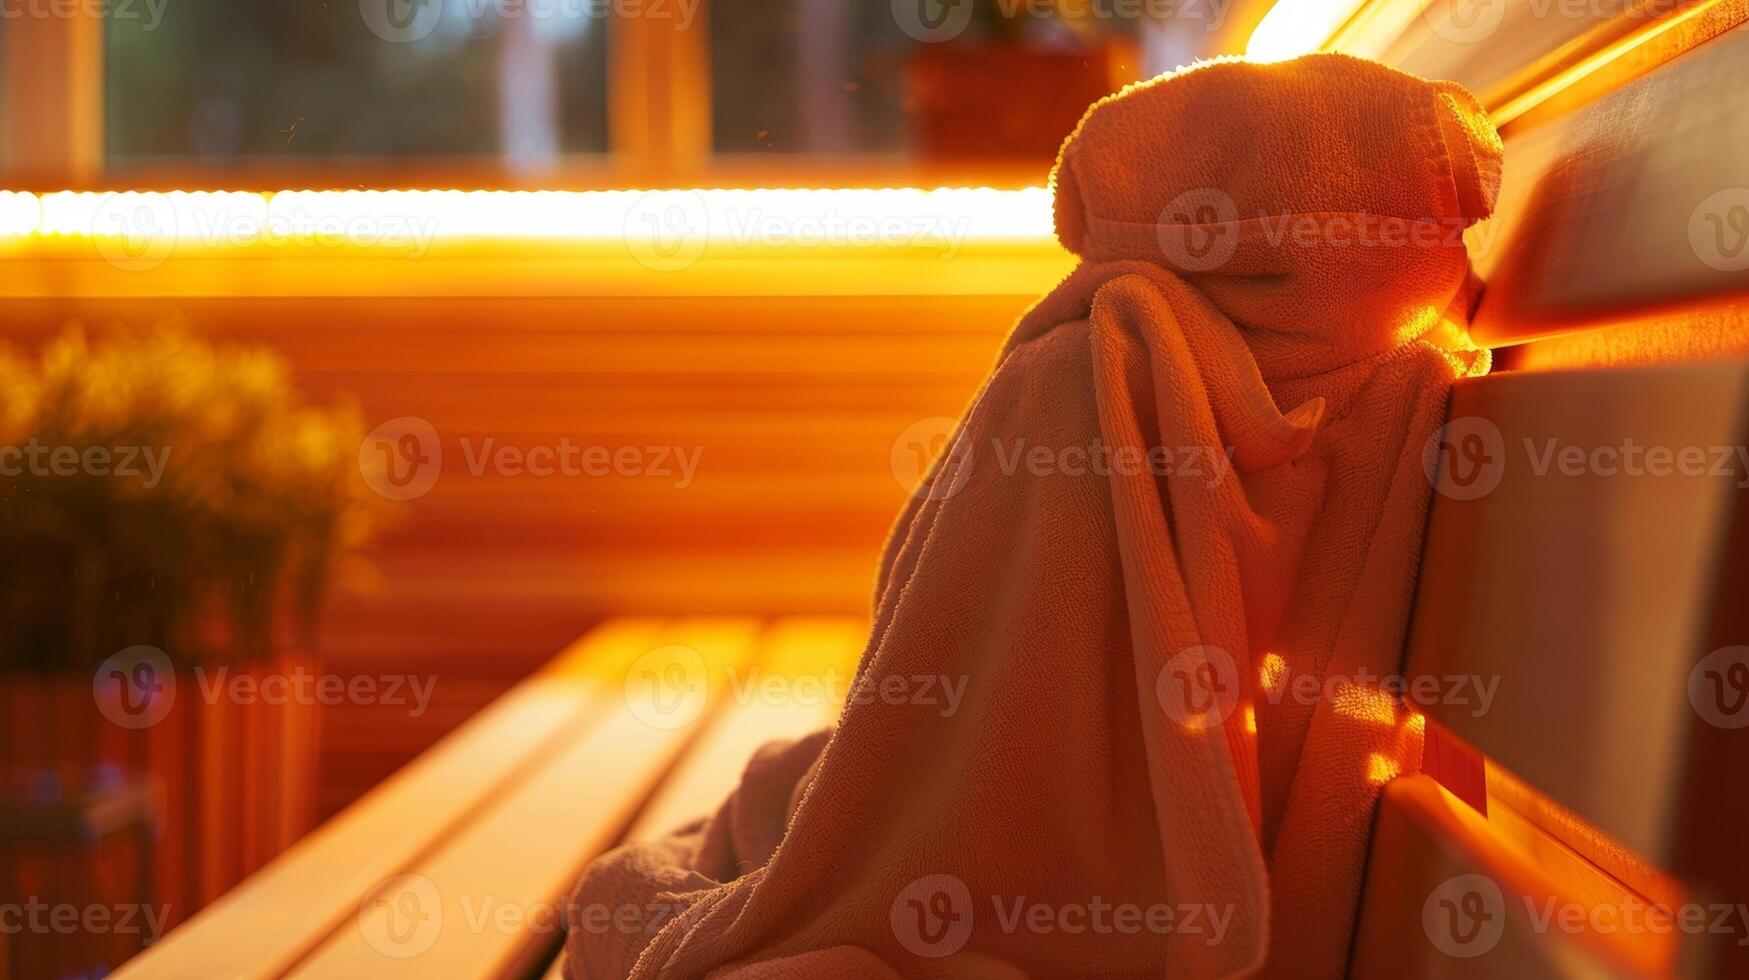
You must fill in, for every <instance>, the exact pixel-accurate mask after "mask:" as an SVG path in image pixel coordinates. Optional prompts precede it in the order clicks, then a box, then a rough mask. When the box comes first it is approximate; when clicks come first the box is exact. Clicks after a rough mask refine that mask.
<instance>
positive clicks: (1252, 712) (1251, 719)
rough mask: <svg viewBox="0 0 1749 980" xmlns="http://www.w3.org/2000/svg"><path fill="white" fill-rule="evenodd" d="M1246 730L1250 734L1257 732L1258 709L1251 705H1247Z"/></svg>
mask: <svg viewBox="0 0 1749 980" xmlns="http://www.w3.org/2000/svg"><path fill="white" fill-rule="evenodd" d="M1245 732H1246V734H1248V735H1255V734H1257V709H1256V708H1254V707H1252V706H1251V705H1246V706H1245Z"/></svg>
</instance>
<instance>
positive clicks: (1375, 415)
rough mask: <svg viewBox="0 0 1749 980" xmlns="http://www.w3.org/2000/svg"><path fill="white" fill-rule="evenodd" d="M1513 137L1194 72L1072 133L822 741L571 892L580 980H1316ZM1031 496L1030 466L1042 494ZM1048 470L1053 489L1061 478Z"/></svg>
mask: <svg viewBox="0 0 1749 980" xmlns="http://www.w3.org/2000/svg"><path fill="white" fill-rule="evenodd" d="M1500 152H1501V148H1500V142H1499V139H1498V137H1497V136H1496V135H1495V133H1494V131H1493V129H1492V128H1491V126H1490V125H1489V124H1488V122H1487V119H1486V117H1485V115H1484V114H1483V112H1482V110H1481V108H1480V107H1479V106H1478V105H1477V103H1476V102H1475V100H1474V99H1472V98H1471V97H1470V96H1469V95H1468V93H1466V92H1464V91H1463V90H1462V89H1461V88H1459V87H1457V86H1455V85H1451V84H1449V83H1442V82H1429V81H1424V80H1422V79H1418V78H1414V77H1411V76H1408V75H1405V74H1402V73H1399V72H1396V71H1393V70H1390V69H1387V68H1384V67H1381V66H1379V65H1375V64H1371V63H1367V62H1363V61H1359V60H1356V59H1352V58H1347V57H1343V56H1338V55H1314V56H1309V57H1306V58H1302V59H1298V60H1295V61H1291V62H1285V63H1281V64H1275V65H1252V64H1247V63H1242V62H1215V63H1210V64H1206V65H1200V66H1197V67H1195V68H1192V69H1189V70H1186V71H1183V72H1180V73H1178V74H1175V75H1171V76H1163V77H1161V78H1159V79H1155V80H1154V81H1151V82H1148V83H1144V84H1140V85H1136V86H1132V87H1130V88H1128V89H1126V90H1125V91H1123V92H1121V93H1119V94H1117V95H1114V96H1112V97H1110V98H1108V99H1105V100H1103V101H1101V102H1100V103H1098V104H1097V105H1095V106H1094V107H1093V108H1092V109H1091V110H1089V112H1088V114H1087V116H1086V117H1085V118H1084V119H1083V121H1082V123H1081V125H1080V127H1079V128H1078V129H1077V131H1076V132H1075V134H1074V135H1073V136H1071V137H1070V139H1069V140H1068V141H1067V142H1066V143H1065V145H1064V147H1063V150H1062V154H1061V157H1060V159H1059V161H1058V163H1057V167H1056V170H1055V173H1054V177H1053V184H1054V187H1055V191H1056V222H1057V231H1058V236H1059V238H1060V239H1061V241H1062V243H1063V245H1064V246H1065V247H1066V248H1068V249H1069V250H1070V251H1072V252H1074V253H1075V254H1077V255H1078V256H1080V258H1081V259H1082V262H1081V264H1080V266H1079V267H1078V268H1077V270H1076V271H1075V272H1074V273H1073V274H1072V275H1070V276H1069V278H1068V279H1067V280H1065V281H1064V282H1063V283H1062V284H1061V285H1060V286H1059V287H1058V288H1057V289H1056V290H1055V291H1053V292H1052V293H1051V294H1050V295H1048V296H1046V297H1045V298H1044V299H1043V300H1041V301H1040V302H1039V303H1038V304H1037V305H1036V306H1034V307H1033V308H1032V310H1030V311H1029V312H1028V313H1027V314H1026V315H1025V316H1024V317H1023V318H1022V320H1021V321H1020V323H1019V324H1018V325H1017V326H1016V328H1015V330H1014V331H1013V333H1012V335H1011V336H1010V338H1009V339H1008V341H1007V343H1006V344H1005V346H1004V348H1003V350H1002V353H1001V356H1000V358H999V361H998V363H997V365H996V368H995V370H994V372H993V373H992V374H991V376H990V378H989V379H988V380H987V381H986V382H985V384H984V386H983V388H982V389H981V390H980V392H979V394H978V395H977V397H976V399H975V400H974V402H973V403H972V405H971V407H970V409H969V410H968V412H967V413H966V415H965V418H964V420H963V421H962V424H961V426H960V429H959V431H958V432H957V433H956V434H955V436H954V438H953V441H952V443H951V445H950V448H949V450H948V451H947V452H946V453H945V454H944V456H943V457H942V459H941V460H939V461H938V463H937V466H936V468H935V470H934V472H933V473H932V475H931V478H930V480H929V482H928V483H927V484H926V485H925V487H924V488H922V489H921V490H920V491H919V492H918V493H917V494H916V495H915V497H914V499H912V500H911V501H910V502H909V504H908V506H907V507H906V509H905V511H904V513H903V514H902V515H901V516H900V519H899V521H898V523H897V525H896V526H895V528H894V532H893V535H892V538H891V540H890V542H889V544H888V547H887V549H886V553H885V555H884V556H883V560H882V568H881V577H880V583H879V588H878V592H877V596H876V607H875V618H874V625H873V629H872V633H871V635H870V637H869V640H868V646H867V649H866V651H865V652H864V655H863V659H862V663H861V666H860V667H859V670H858V678H857V683H858V684H859V685H866V687H861V688H859V690H870V691H874V690H879V686H880V685H881V684H882V683H883V681H884V680H885V679H888V678H895V677H902V678H912V677H916V676H931V677H935V676H946V677H948V678H950V679H951V680H952V681H953V682H955V683H964V685H965V686H964V693H963V695H962V696H961V699H960V701H959V702H958V704H957V710H953V711H944V710H943V705H942V704H941V703H933V704H928V703H925V704H915V703H909V702H907V703H895V701H896V700H899V699H883V698H880V697H866V698H863V697H858V698H852V703H851V704H850V706H849V707H848V708H847V709H846V710H845V712H844V715H843V717H842V719H841V721H840V723H839V725H838V727H837V730H836V732H835V733H832V734H831V735H830V736H829V737H828V736H827V735H826V734H822V735H820V736H817V737H815V738H813V739H809V740H805V741H803V742H800V743H796V744H794V745H787V746H773V747H771V748H770V749H768V750H767V751H766V752H764V753H762V754H761V756H760V758H758V759H756V760H755V761H754V763H753V764H752V765H750V766H749V768H748V771H747V774H746V776H745V777H744V780H743V783H742V785H741V788H740V789H739V790H737V792H736V794H735V796H734V797H732V798H731V799H730V800H729V801H728V802H726V803H725V804H724V805H723V807H722V809H721V810H720V811H719V812H718V813H717V814H715V815H714V816H713V817H711V818H710V819H709V820H707V821H706V822H705V823H704V824H703V825H702V826H700V827H696V828H692V829H691V830H690V831H688V832H687V833H684V834H681V835H677V836H676V837H674V838H672V839H670V840H667V841H663V842H660V843H656V844H639V845H631V846H628V847H626V848H622V849H620V850H618V851H615V852H613V853H612V854H609V855H607V856H606V857H604V858H602V859H601V860H600V861H598V862H596V863H595V864H594V865H592V866H591V868H590V869H589V871H588V872H587V874H586V875H585V876H584V878H583V880H582V882H581V883H580V884H579V886H578V890H577V894H576V896H575V897H574V905H575V906H576V907H589V906H591V905H597V904H601V903H603V902H606V903H609V904H610V905H617V904H621V903H627V902H631V903H636V904H641V905H647V904H651V903H663V904H664V905H666V906H671V907H674V908H678V909H680V910H681V911H679V913H678V914H677V915H676V916H674V917H673V918H672V919H671V920H669V921H667V922H666V923H665V924H664V925H663V927H662V928H661V929H660V930H659V931H657V932H655V933H654V934H653V935H649V934H642V933H638V934H624V933H603V932H600V931H584V930H578V931H574V932H573V933H572V935H571V936H570V939H569V943H568V969H569V971H570V974H571V975H572V976H573V977H590V978H594V977H618V976H627V975H630V976H637V977H663V978H670V977H672V978H680V977H698V976H704V975H706V974H710V975H713V976H725V977H738V978H739V977H744V978H774V977H791V976H794V977H803V976H806V977H815V976H851V977H863V976H866V977H894V976H904V977H1020V976H1036V977H1073V976H1090V977H1091V976H1099V977H1162V976H1166V977H1217V976H1237V975H1253V974H1259V973H1262V974H1281V975H1291V976H1326V977H1335V976H1340V975H1341V973H1342V971H1343V967H1344V964H1345V961H1346V957H1347V952H1348V944H1349V940H1350V938H1351V935H1352V932H1353V927H1354V917H1355V913H1356V908H1357V904H1358V896H1359V889H1360V881H1361V871H1362V865H1363V861H1364V857H1365V845H1366V840H1367V836H1368V833H1369V829H1370V826H1371V819H1372V809H1373V806H1374V804H1375V802H1376V800H1377V797H1378V793H1379V790H1380V787H1381V785H1382V784H1383V782H1385V781H1386V780H1388V779H1389V778H1390V776H1391V775H1393V774H1395V773H1397V772H1402V771H1413V769H1414V768H1415V767H1416V766H1418V765H1419V752H1420V744H1419V737H1418V736H1419V728H1418V726H1417V721H1418V719H1417V718H1416V717H1415V716H1414V715H1413V714H1412V713H1411V712H1409V711H1407V710H1406V709H1405V707H1404V706H1403V705H1402V704H1401V703H1400V702H1399V701H1398V700H1397V699H1395V698H1394V697H1393V696H1392V694H1391V691H1390V690H1389V688H1388V686H1384V685H1382V684H1381V681H1382V679H1383V678H1385V677H1387V676H1389V675H1392V674H1393V673H1394V672H1395V671H1396V670H1397V669H1398V666H1399V660H1400V656H1401V649H1402V642H1403V633H1404V628H1405V622H1406V618H1407V614H1408V608H1409V600H1410V596H1411V592H1412V588H1413V583H1414V576H1415V571H1416V565H1417V559H1418V554H1419V550H1420V545H1421V537H1422V527H1423V523H1424V520H1425V513H1426V508H1427V503H1428V498H1429V494H1430V492H1431V491H1430V485H1429V482H1428V479H1427V476H1426V475H1425V473H1424V470H1423V462H1422V459H1423V447H1424V445H1425V444H1426V443H1427V441H1428V440H1429V439H1430V438H1431V437H1432V436H1433V435H1434V434H1435V432H1436V430H1437V429H1438V427H1439V425H1440V424H1441V421H1442V417H1443V412H1444V404H1445V398H1446V393H1447V390H1448V388H1449V386H1450V384H1451V382H1452V380H1453V379H1454V378H1456V377H1459V376H1462V375H1466V374H1475V373H1481V372H1484V371H1486V369H1487V355H1486V353H1485V352H1481V351H1476V350H1474V349H1473V348H1471V347H1469V345H1468V344H1467V341H1466V339H1465V337H1466V335H1465V331H1464V326H1465V323H1466V321H1467V316H1468V313H1469V310H1470V309H1471V308H1472V301H1473V299H1474V296H1475V281H1474V277H1473V275H1472V274H1471V272H1470V265H1469V261H1468V256H1467V253H1466V251H1465V248H1464V244H1463V237H1462V232H1463V229H1464V228H1466V227H1467V226H1469V225H1470V224H1473V223H1474V222H1475V221H1478V220H1480V219H1482V218H1484V217H1486V216H1487V214H1488V213H1489V210H1490V209H1491V207H1492V206H1493V202H1494V200H1495V195H1496V191H1497V188H1498V182H1499V175H1500ZM1040 460H1043V463H1041V462H1040ZM1046 464H1048V465H1046Z"/></svg>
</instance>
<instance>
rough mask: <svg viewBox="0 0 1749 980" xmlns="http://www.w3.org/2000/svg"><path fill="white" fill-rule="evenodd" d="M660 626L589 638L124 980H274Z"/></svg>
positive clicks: (553, 735) (573, 711)
mask: <svg viewBox="0 0 1749 980" xmlns="http://www.w3.org/2000/svg"><path fill="white" fill-rule="evenodd" d="M658 625H659V624H658V621H656V620H647V619H645V620H639V619H625V620H617V621H615V622H613V623H611V624H608V625H605V626H603V627H602V628H600V629H598V630H596V631H594V632H592V633H590V634H589V635H588V636H587V637H584V638H583V639H582V640H580V641H578V642H577V643H576V644H575V645H573V646H572V647H571V648H570V649H568V650H567V651H566V652H565V653H563V654H562V655H561V656H560V657H559V658H558V659H557V660H555V662H554V663H553V664H552V666H551V667H550V668H548V669H547V670H545V671H543V672H542V673H541V674H540V675H539V676H537V677H536V678H534V679H533V680H531V681H530V682H529V683H527V684H524V685H522V686H520V687H518V688H517V689H516V690H514V691H512V692H511V693H510V694H508V695H506V696H505V697H503V698H501V699H499V700H498V701H496V702H494V703H493V704H492V705H490V706H489V707H488V708H487V709H486V710H485V711H483V712H481V713H480V714H479V715H478V716H476V717H475V718H474V719H473V720H471V721H469V722H468V723H467V724H465V725H464V726H463V727H462V728H461V729H459V730H458V731H457V732H455V733H454V734H453V735H452V736H450V737H449V738H447V739H445V740H444V741H443V742H442V743H441V744H439V745H438V746H437V747H436V748H435V749H433V750H432V751H431V752H429V753H426V754H425V755H423V756H421V757H420V758H419V759H418V760H416V761H415V762H413V763H412V764H410V765H409V766H407V767H406V768H405V769H402V770H401V771H400V772H398V773H397V774H396V775H395V776H394V777H392V778H391V779H389V780H388V781H386V782H385V783H383V784H382V785H381V786H378V787H377V788H376V789H375V790H373V791H372V792H371V793H370V794H369V795H367V796H366V797H365V798H364V799H362V800H360V801H359V802H358V804H356V805H355V806H353V807H352V808H350V809H348V810H347V811H346V812H345V813H343V814H341V815H339V816H337V817H336V818H334V819H333V820H331V821H329V822H328V823H327V824H324V825H323V826H322V827H321V828H319V829H318V830H316V831H315V832H314V833H312V834H311V835H309V836H308V837H306V838H304V839H303V840H302V841H301V842H299V843H298V844H297V845H296V846H295V847H293V848H292V849H291V850H289V851H287V852H286V853H284V854H282V855H281V856H280V857H279V858H278V859H277V860H275V861H274V862H273V863H271V864H269V865H268V866H267V867H266V868H264V869H262V870H261V872H260V873H258V874H256V875H254V876H253V877H251V878H249V879H248V880H247V881H245V882H244V883H243V884H242V885H240V886H239V887H237V888H236V889H234V890H232V891H231V892H230V893H228V894H227V895H225V896H224V897H223V898H221V899H220V900H219V901H218V902H216V903H214V904H213V905H211V906H209V907H208V908H206V909H205V910H203V911H202V912H201V913H200V914H199V915H198V916H196V917H194V918H193V919H191V920H190V921H189V922H188V923H186V924H184V925H183V926H182V927H181V928H179V929H177V930H175V931H173V932H172V933H171V934H170V935H169V936H167V937H165V939H164V940H163V941H161V942H159V943H158V944H157V945H155V946H153V947H152V948H150V949H149V950H147V951H146V952H145V953H143V954H142V955H140V956H139V957H136V958H135V959H134V960H132V961H130V962H129V963H127V964H126V965H125V966H124V967H123V968H122V970H121V972H120V973H119V974H118V976H124V977H140V978H151V977H175V978H188V977H226V978H238V977H273V976H279V975H281V974H282V973H283V972H284V971H285V970H287V969H289V968H290V967H291V966H292V965H293V964H294V963H295V962H297V961H298V959H299V958H301V957H302V956H304V955H305V954H306V953H307V952H308V951H309V950H310V949H311V947H312V946H314V945H315V944H316V943H318V942H320V941H321V940H322V939H323V937H325V936H327V935H328V934H329V933H330V932H331V931H332V930H333V929H334V928H335V927H336V926H337V925H339V924H340V923H342V922H344V921H345V920H346V919H347V918H348V917H350V916H352V915H354V914H355V913H356V911H357V908H358V903H359V902H360V901H361V900H362V899H363V898H364V897H365V896H366V895H367V894H368V892H369V890H370V889H371V888H373V887H375V886H376V885H378V884H379V883H380V882H381V881H382V880H383V879H384V878H386V877H388V876H390V875H392V874H394V873H396V872H397V871H398V870H399V869H401V868H403V867H406V866H407V865H408V864H410V863H412V862H413V861H415V860H416V859H417V857H418V856H419V855H420V854H421V853H423V852H425V851H426V850H427V849H429V848H431V847H433V846H436V845H437V844H439V843H440V842H441V841H442V840H444V839H445V838H446V837H447V836H448V835H449V834H451V833H453V832H455V830H456V828H457V827H458V826H460V825H462V824H465V823H467V822H468V821H469V820H470V819H472V818H473V816H474V814H475V813H476V811H478V810H479V809H480V808H481V807H482V806H485V805H489V804H490V803H491V802H492V801H494V800H496V799H497V798H498V796H499V795H500V794H502V793H504V792H506V791H508V790H509V789H510V788H511V787H514V786H517V785H520V784H521V783H522V779H523V776H524V774H525V772H526V771H527V769H528V767H529V766H530V765H531V764H535V765H538V764H540V763H543V762H544V761H545V760H546V759H547V758H549V757H550V755H551V753H552V751H553V750H554V749H555V748H556V742H555V740H561V741H562V740H567V739H569V738H571V737H572V736H573V734H574V733H575V731H576V729H577V728H578V726H579V725H581V724H584V723H585V722H586V719H587V718H589V717H590V716H591V715H590V712H591V709H592V706H594V705H598V704H601V703H603V702H609V703H611V698H612V696H613V691H612V690H611V689H610V687H609V686H608V684H607V682H608V681H609V680H611V679H613V678H609V677H604V676H603V675H602V674H601V673H600V667H599V664H600V663H601V662H604V661H618V660H619V659H621V658H624V657H626V656H627V655H628V654H630V653H632V652H633V651H638V650H643V649H647V648H648V647H649V645H650V643H651V641H652V640H653V639H654V638H655V637H656V636H657V635H658Z"/></svg>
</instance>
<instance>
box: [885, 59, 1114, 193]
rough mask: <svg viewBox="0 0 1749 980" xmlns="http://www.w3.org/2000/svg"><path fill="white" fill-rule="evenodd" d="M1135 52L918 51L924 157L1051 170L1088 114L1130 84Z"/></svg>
mask: <svg viewBox="0 0 1749 980" xmlns="http://www.w3.org/2000/svg"><path fill="white" fill-rule="evenodd" d="M1135 64H1137V61H1136V52H1135V45H1134V44H1133V43H1132V42H1130V41H1129V40H1128V39H1126V38H1121V37H1109V38H1105V39H1103V40H1101V41H1098V42H1092V43H1090V44H1089V45H1088V46H1086V47H1085V48H1083V49H1080V50H1071V51H1063V50H1045V49H1040V48H1037V47H1034V46H1032V45H1029V44H1027V43H1025V42H1022V41H1018V40H993V41H982V42H980V41H969V40H968V41H963V42H949V43H945V44H924V45H919V46H917V47H916V48H915V49H914V51H913V52H912V54H911V57H910V60H909V62H908V64H907V65H906V73H905V77H906V91H907V96H908V100H907V101H908V102H909V103H910V104H911V105H912V106H913V107H914V108H913V110H912V125H913V140H914V143H915V145H916V152H917V155H918V156H919V157H921V158H923V159H926V160H964V159H991V158H1002V159H1010V160H1037V161H1039V162H1040V163H1042V164H1044V165H1046V166H1048V165H1049V164H1050V163H1051V161H1053V160H1055V159H1056V154H1057V148H1058V147H1059V146H1061V145H1062V143H1063V140H1064V138H1066V137H1067V136H1068V135H1069V134H1070V133H1071V132H1073V131H1074V129H1075V124H1076V123H1078V122H1080V121H1081V116H1082V114H1083V113H1085V112H1086V111H1087V107H1088V106H1089V105H1091V104H1092V103H1094V102H1095V101H1097V100H1099V99H1101V98H1103V97H1104V96H1106V95H1109V94H1111V93H1112V92H1114V91H1116V90H1117V89H1118V88H1119V87H1121V86H1122V85H1123V84H1124V83H1125V82H1127V81H1129V80H1130V79H1131V73H1132V72H1133V66H1134V65H1135Z"/></svg>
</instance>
